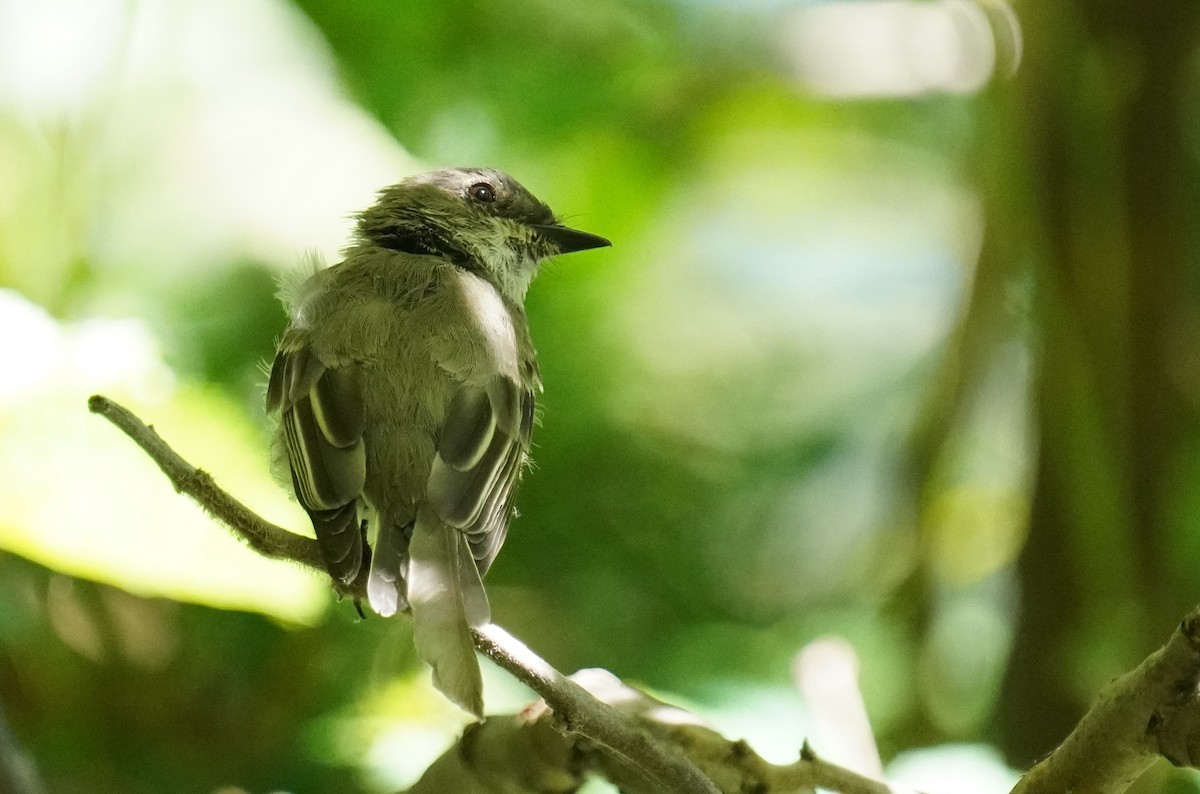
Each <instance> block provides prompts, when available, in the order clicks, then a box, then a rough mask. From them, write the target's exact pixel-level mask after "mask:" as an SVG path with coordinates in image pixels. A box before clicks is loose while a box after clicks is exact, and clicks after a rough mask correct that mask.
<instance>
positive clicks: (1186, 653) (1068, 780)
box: [1012, 607, 1200, 794]
mask: <svg viewBox="0 0 1200 794" xmlns="http://www.w3.org/2000/svg"><path fill="white" fill-rule="evenodd" d="M1198 684H1200V607H1197V608H1196V609H1195V610H1193V611H1192V613H1191V614H1190V615H1188V616H1187V617H1186V618H1184V619H1183V622H1182V623H1180V625H1179V628H1177V629H1176V630H1175V633H1174V634H1172V635H1171V639H1170V640H1168V641H1167V644H1166V645H1164V646H1163V647H1162V648H1160V649H1158V650H1157V651H1155V652H1154V653H1153V654H1151V655H1150V656H1149V657H1147V659H1146V660H1145V661H1144V662H1142V663H1141V664H1140V665H1138V667H1137V668H1135V669H1134V670H1131V671H1130V672H1128V673H1126V674H1125V675H1123V676H1121V677H1120V678H1118V679H1116V680H1115V681H1113V682H1112V683H1110V684H1109V685H1108V686H1107V687H1105V688H1104V689H1103V690H1102V691H1101V692H1100V696H1099V698H1098V699H1097V701H1096V704H1095V705H1094V706H1092V708H1091V709H1089V710H1088V712H1087V713H1086V714H1084V715H1083V719H1081V720H1080V721H1079V724H1078V725H1077V726H1075V730H1074V731H1072V732H1071V735H1070V736H1068V737H1067V738H1066V740H1065V741H1064V742H1063V743H1062V744H1061V745H1059V747H1058V749H1057V750H1055V751H1054V752H1053V753H1051V754H1050V755H1049V757H1047V758H1045V759H1043V760H1042V761H1041V762H1039V763H1038V764H1037V765H1036V766H1034V767H1033V769H1031V770H1029V772H1028V773H1027V774H1026V775H1025V776H1024V777H1023V778H1021V782H1020V783H1018V784H1017V787H1016V788H1015V789H1013V792H1012V794H1061V792H1064V791H1072V792H1080V794H1118V792H1122V791H1125V790H1126V789H1127V788H1128V787H1129V785H1130V784H1131V783H1132V782H1133V781H1134V780H1136V779H1137V778H1138V777H1139V776H1140V775H1141V774H1142V773H1143V772H1145V771H1146V769H1147V768H1148V767H1149V766H1150V765H1151V764H1152V763H1153V762H1154V761H1155V759H1156V758H1157V757H1158V756H1159V755H1162V756H1165V757H1166V759H1167V760H1168V761H1170V762H1171V763H1173V764H1175V765H1176V766H1191V767H1194V766H1196V765H1197V763H1198V762H1200V692H1198V689H1197V687H1198Z"/></svg>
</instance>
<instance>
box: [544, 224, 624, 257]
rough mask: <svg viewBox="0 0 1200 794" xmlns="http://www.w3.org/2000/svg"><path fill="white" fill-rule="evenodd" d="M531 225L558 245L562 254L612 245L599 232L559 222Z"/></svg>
mask: <svg viewBox="0 0 1200 794" xmlns="http://www.w3.org/2000/svg"><path fill="white" fill-rule="evenodd" d="M531 226H533V228H534V229H536V230H537V232H538V234H540V235H541V236H542V237H545V238H546V239H547V240H549V241H550V242H552V243H554V244H555V245H556V246H558V252H559V253H560V254H572V253H574V252H576V251H586V250H588V249H589V248H603V247H604V246H606V245H612V243H610V242H609V241H608V240H606V239H604V238H603V237H601V236H600V235H598V234H590V233H588V232H581V231H579V230H578V229H569V228H567V227H566V226H560V225H559V224H557V223H534V224H531Z"/></svg>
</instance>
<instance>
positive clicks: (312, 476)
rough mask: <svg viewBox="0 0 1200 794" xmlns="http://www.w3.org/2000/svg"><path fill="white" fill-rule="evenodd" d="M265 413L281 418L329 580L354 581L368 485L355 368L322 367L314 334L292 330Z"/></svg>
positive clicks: (281, 353) (294, 478) (296, 481)
mask: <svg viewBox="0 0 1200 794" xmlns="http://www.w3.org/2000/svg"><path fill="white" fill-rule="evenodd" d="M267 410H268V411H275V410H279V411H280V413H281V422H282V429H283V439H284V446H285V447H286V449H287V457H288V464H289V466H290V468H291V472H292V484H293V485H294V486H295V490H296V497H297V498H298V499H299V500H300V504H301V505H302V506H303V507H304V509H305V510H307V511H308V514H309V516H310V517H311V518H312V522H313V529H314V530H315V531H316V535H317V542H318V544H319V545H320V547H321V555H322V556H323V557H324V559H325V564H326V566H327V567H328V568H329V574H330V576H333V577H334V578H335V579H339V580H341V581H343V582H347V583H348V582H352V581H354V578H355V577H356V576H358V572H359V568H360V567H361V565H362V560H363V548H362V533H361V531H360V529H359V522H358V509H357V500H358V497H359V496H360V495H361V494H362V491H363V484H364V482H365V480H366V451H365V449H364V447H363V438H362V437H363V429H364V411H363V397H362V388H361V386H360V384H359V380H358V371H357V368H356V367H355V366H354V365H352V364H341V365H335V364H333V363H331V362H327V361H323V360H322V359H321V357H320V356H319V355H318V354H317V352H316V351H315V350H314V349H313V346H312V345H311V343H310V340H309V339H308V335H307V334H306V333H305V332H303V331H300V330H295V329H293V330H292V331H289V332H288V333H287V334H286V335H285V336H284V339H283V342H282V343H281V344H280V346H279V352H278V353H277V354H276V356H275V363H274V365H273V366H272V367H271V379H270V381H269V383H268V385H267Z"/></svg>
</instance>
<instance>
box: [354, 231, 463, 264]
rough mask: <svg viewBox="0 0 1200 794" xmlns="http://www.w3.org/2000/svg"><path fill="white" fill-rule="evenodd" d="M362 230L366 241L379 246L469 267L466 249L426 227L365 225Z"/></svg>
mask: <svg viewBox="0 0 1200 794" xmlns="http://www.w3.org/2000/svg"><path fill="white" fill-rule="evenodd" d="M362 232H363V237H365V238H366V239H367V241H369V242H371V243H374V244H375V245H378V246H379V247H381V248H388V249H391V250H393V251H403V252H404V253H406V254H417V255H420V256H440V257H444V258H446V259H449V260H450V261H451V262H453V263H454V264H456V265H458V266H459V267H465V268H467V269H471V268H470V263H471V257H470V256H468V255H467V252H466V251H464V250H463V249H461V248H459V247H458V246H456V245H454V244H453V243H451V242H450V241H449V240H447V239H446V238H445V237H442V236H440V235H438V234H436V233H435V232H433V231H432V230H431V229H429V228H427V227H411V226H399V225H387V226H375V227H365V228H363V230H362Z"/></svg>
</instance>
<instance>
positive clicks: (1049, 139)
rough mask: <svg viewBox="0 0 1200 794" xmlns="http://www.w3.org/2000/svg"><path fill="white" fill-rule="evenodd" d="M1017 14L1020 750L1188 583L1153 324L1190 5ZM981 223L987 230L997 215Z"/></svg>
mask: <svg viewBox="0 0 1200 794" xmlns="http://www.w3.org/2000/svg"><path fill="white" fill-rule="evenodd" d="M1019 11H1020V13H1021V19H1022V23H1023V27H1024V32H1025V35H1026V46H1025V61H1024V63H1023V64H1022V66H1021V71H1020V74H1019V76H1018V78H1017V82H1016V84H1015V85H1013V86H1010V87H1009V88H1007V89H1005V94H1004V96H1002V97H998V101H999V102H1000V103H1001V106H1000V113H1001V115H1002V117H1003V118H1004V119H1005V120H1004V122H1003V124H1004V126H1005V127H1006V128H1007V129H1011V130H1013V131H1014V135H1013V137H1012V139H1011V140H1010V141H1008V142H1007V146H1006V147H1005V148H994V149H992V150H991V151H990V152H989V156H1002V157H1006V158H1007V159H1009V161H1010V162H1012V163H1013V164H1014V165H1015V167H1017V168H1022V167H1023V166H1022V164H1021V163H1020V160H1019V158H1020V156H1021V153H1022V152H1028V153H1029V156H1030V157H1031V161H1030V162H1029V163H1028V168H1029V187H1030V190H1031V192H1032V196H1031V199H1032V201H1030V202H1029V203H1028V205H1027V206H1030V207H1032V211H1033V212H1034V213H1035V214H1036V217H1035V218H1033V219H1032V223H1030V224H1029V228H1031V229H1033V230H1034V239H1032V240H1029V241H1028V243H1029V244H1030V246H1031V247H1032V248H1033V249H1036V250H1037V253H1038V254H1040V256H1038V262H1037V287H1038V294H1039V305H1038V310H1037V314H1038V323H1039V338H1038V344H1039V345H1040V349H1039V350H1038V351H1037V353H1038V354H1039V356H1040V360H1041V372H1040V380H1039V386H1038V392H1037V395H1036V399H1037V404H1038V411H1039V413H1040V419H1039V422H1040V427H1041V450H1040V457H1039V473H1038V479H1037V484H1036V489H1035V496H1034V500H1033V513H1032V516H1031V527H1030V537H1029V541H1028V543H1027V546H1026V548H1025V551H1024V554H1023V557H1022V560H1021V563H1020V576H1021V580H1022V610H1021V621H1020V626H1019V629H1018V634H1017V638H1016V644H1015V647H1014V650H1013V662H1012V664H1011V665H1010V668H1009V677H1008V680H1007V681H1006V683H1005V688H1004V692H1003V695H1002V702H1001V707H1000V711H1001V720H1000V721H1001V729H1002V731H1003V736H1002V746H1003V747H1004V748H1005V749H1006V750H1007V751H1008V753H1009V755H1010V760H1011V761H1012V763H1014V764H1015V765H1017V766H1021V767H1023V766H1025V765H1027V764H1028V763H1029V762H1030V761H1031V760H1033V759H1034V758H1036V757H1038V756H1040V755H1043V754H1045V753H1047V752H1049V751H1050V750H1051V749H1052V748H1053V747H1054V746H1055V745H1056V744H1057V743H1058V742H1059V741H1061V740H1062V738H1063V737H1064V736H1065V735H1066V733H1067V732H1069V730H1070V729H1071V727H1072V726H1073V725H1074V723H1075V721H1076V720H1077V718H1078V717H1079V715H1080V713H1081V712H1082V711H1083V710H1084V709H1085V708H1086V706H1087V703H1088V702H1089V701H1090V699H1091V698H1092V697H1093V696H1094V693H1095V692H1096V690H1097V689H1098V688H1099V686H1101V685H1103V684H1104V683H1105V682H1106V681H1107V680H1108V679H1109V678H1111V677H1112V676H1114V675H1116V674H1117V673H1119V672H1120V671H1121V670H1123V669H1127V668H1128V667H1131V666H1132V665H1133V664H1135V663H1136V662H1137V661H1138V660H1140V659H1141V658H1142V657H1144V656H1145V655H1146V653H1148V652H1149V651H1150V650H1152V649H1153V648H1154V647H1156V646H1157V645H1158V644H1159V643H1161V642H1162V641H1163V640H1165V639H1166V637H1167V636H1168V635H1169V634H1170V631H1171V629H1172V627H1173V625H1174V623H1175V621H1177V620H1178V619H1179V618H1180V617H1181V616H1182V615H1183V614H1184V612H1185V611H1186V610H1187V609H1188V608H1189V607H1190V606H1191V605H1193V604H1194V603H1195V602H1196V601H1198V600H1200V592H1187V591H1188V590H1189V589H1190V588H1192V587H1193V584H1192V582H1188V583H1186V584H1185V583H1183V582H1181V581H1180V579H1181V577H1180V576H1178V575H1177V574H1176V573H1173V572H1178V571H1179V569H1180V568H1179V566H1174V567H1173V566H1172V564H1171V563H1172V560H1171V559H1169V554H1170V551H1169V549H1168V547H1167V544H1166V540H1167V538H1168V533H1169V530H1170V529H1171V527H1170V526H1169V525H1168V523H1167V515H1166V511H1165V506H1164V501H1165V500H1164V496H1166V495H1168V493H1169V492H1170V491H1171V490H1174V491H1178V489H1179V484H1178V483H1176V482H1173V481H1172V480H1173V479H1175V478H1173V477H1172V476H1171V473H1172V472H1173V471H1174V470H1175V469H1174V467H1175V466H1176V465H1177V464H1178V463H1179V458H1180V455H1181V454H1182V453H1183V452H1185V451H1188V450H1191V449H1193V448H1194V445H1195V438H1196V431H1197V418H1196V416H1195V413H1194V412H1193V411H1191V410H1190V409H1189V406H1188V405H1187V404H1186V403H1185V401H1184V399H1183V397H1182V394H1181V391H1180V388H1179V382H1178V379H1177V378H1174V377H1173V376H1172V367H1173V365H1172V363H1171V358H1170V356H1171V352H1172V350H1174V349H1175V348H1174V347H1173V345H1172V344H1171V343H1170V341H1171V340H1170V336H1171V334H1172V333H1173V330H1172V329H1178V328H1183V327H1187V323H1185V322H1183V320H1184V319H1186V318H1187V317H1188V316H1189V313H1194V310H1195V309H1194V303H1195V292H1194V288H1195V286H1196V270H1197V265H1196V263H1195V261H1194V259H1193V253H1194V249H1193V247H1192V245H1191V242H1192V241H1191V235H1192V223H1193V218H1192V217H1191V213H1192V211H1193V210H1194V209H1195V208H1194V205H1193V203H1192V202H1191V201H1190V199H1191V198H1192V197H1193V190H1194V188H1193V187H1192V186H1193V184H1194V173H1195V169H1194V167H1193V164H1192V161H1191V160H1192V156H1193V153H1192V152H1189V151H1188V150H1187V147H1186V143H1187V141H1186V136H1187V135H1189V134H1191V135H1196V134H1198V133H1197V132H1196V131H1195V130H1194V127H1195V125H1194V124H1193V125H1192V128H1193V129H1189V127H1188V123H1189V122H1191V121H1192V120H1191V119H1190V118H1188V116H1189V115H1190V114H1191V113H1192V111H1191V109H1190V108H1189V107H1188V103H1187V102H1186V101H1185V100H1186V96H1187V94H1186V91H1187V89H1188V87H1189V83H1190V82H1194V80H1195V77H1194V75H1193V74H1191V73H1190V72H1191V70H1192V67H1193V65H1194V62H1195V61H1194V52H1195V49H1196V45H1197V38H1196V33H1197V31H1200V4H1198V3H1196V2H1195V1H1194V0H1155V2H1152V3H1146V2H1144V0H1123V1H1122V2H1110V3H1085V2H1081V1H1080V0H1074V1H1073V2H1068V1H1067V0H1059V2H1053V3H1039V2H1034V3H1022V4H1021V5H1020V8H1019ZM1131 75H1133V76H1132V77H1131ZM1015 179H1016V180H1020V179H1021V177H1020V176H1017V177H1015ZM995 187H996V185H995V184H992V185H989V186H987V188H986V189H988V190H993V189H995ZM999 203H1000V204H1001V205H1006V204H1007V205H1011V202H1006V201H1004V200H1001V201H1000V202H999ZM996 220H997V219H996V217H995V215H994V213H993V217H991V218H990V219H989V221H990V223H989V234H995V233H999V234H1003V233H1005V230H1006V228H1011V226H1008V225H1006V224H1005V223H1003V222H1000V223H997V222H996ZM997 229H998V230H999V231H997ZM1195 345H1200V341H1197V340H1193V342H1192V346H1193V347H1194V346H1195ZM1176 531H1178V530H1177V529H1176ZM1193 581H1194V580H1193Z"/></svg>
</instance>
